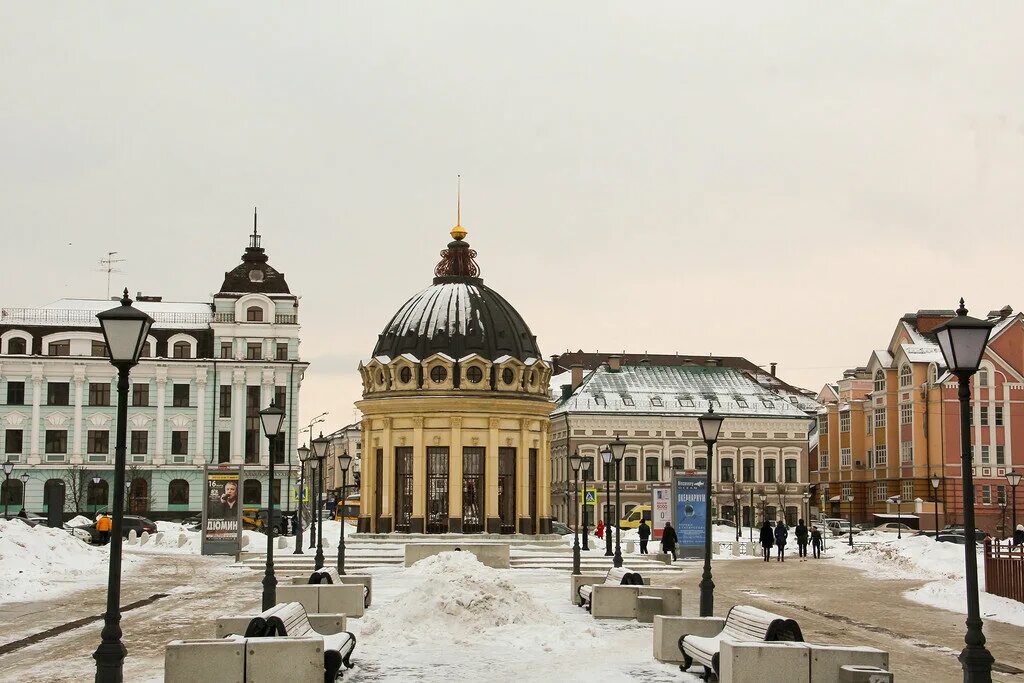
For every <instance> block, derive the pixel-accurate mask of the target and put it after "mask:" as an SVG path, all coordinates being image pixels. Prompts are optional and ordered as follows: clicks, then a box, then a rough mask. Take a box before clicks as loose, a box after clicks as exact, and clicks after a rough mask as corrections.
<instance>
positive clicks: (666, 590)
mask: <svg viewBox="0 0 1024 683" xmlns="http://www.w3.org/2000/svg"><path fill="white" fill-rule="evenodd" d="M642 597H647V598H659V599H660V600H661V605H660V606H659V607H658V611H657V612H655V614H668V615H671V616H679V615H681V614H682V613H683V589H682V588H670V587H667V586H665V587H662V586H656V587H654V586H644V587H642V588H640V595H639V597H638V600H639V598H642ZM637 605H638V606H639V602H638V603H637ZM637 618H638V619H639V616H638V617H637ZM647 623H650V622H649V621H648V622H647Z"/></svg>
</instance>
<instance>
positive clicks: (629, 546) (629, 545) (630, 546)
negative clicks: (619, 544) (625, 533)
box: [626, 541, 636, 554]
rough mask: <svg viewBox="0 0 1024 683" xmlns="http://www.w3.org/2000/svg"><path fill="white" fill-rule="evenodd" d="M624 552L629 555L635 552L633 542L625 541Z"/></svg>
mask: <svg viewBox="0 0 1024 683" xmlns="http://www.w3.org/2000/svg"><path fill="white" fill-rule="evenodd" d="M626 552H627V553H630V554H632V553H635V552H636V543H635V542H634V541H626Z"/></svg>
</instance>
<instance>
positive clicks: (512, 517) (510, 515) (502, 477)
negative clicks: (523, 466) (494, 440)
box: [498, 448, 516, 534]
mask: <svg viewBox="0 0 1024 683" xmlns="http://www.w3.org/2000/svg"><path fill="white" fill-rule="evenodd" d="M498 517H499V519H500V520H501V533H503V534H514V533H515V532H516V449H514V448H499V449H498Z"/></svg>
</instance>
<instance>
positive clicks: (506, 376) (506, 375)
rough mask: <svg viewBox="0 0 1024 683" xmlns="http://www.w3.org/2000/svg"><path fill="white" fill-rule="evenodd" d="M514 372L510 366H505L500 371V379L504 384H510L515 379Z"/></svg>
mask: <svg viewBox="0 0 1024 683" xmlns="http://www.w3.org/2000/svg"><path fill="white" fill-rule="evenodd" d="M515 378H516V373H514V372H512V368H505V369H504V370H502V371H501V381H502V382H504V383H505V384H512V382H513V381H515Z"/></svg>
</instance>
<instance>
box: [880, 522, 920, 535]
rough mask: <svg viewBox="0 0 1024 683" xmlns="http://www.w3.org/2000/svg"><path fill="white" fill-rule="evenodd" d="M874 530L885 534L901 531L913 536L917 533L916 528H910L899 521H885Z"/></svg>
mask: <svg viewBox="0 0 1024 683" xmlns="http://www.w3.org/2000/svg"><path fill="white" fill-rule="evenodd" d="M875 531H881V532H884V533H887V534H895V533H901V534H903V535H904V536H914V535H917V534H918V531H917V529H912V528H910V527H909V526H907V525H906V524H902V523H900V522H885V523H883V524H879V525H878V526H876V527H875Z"/></svg>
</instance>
